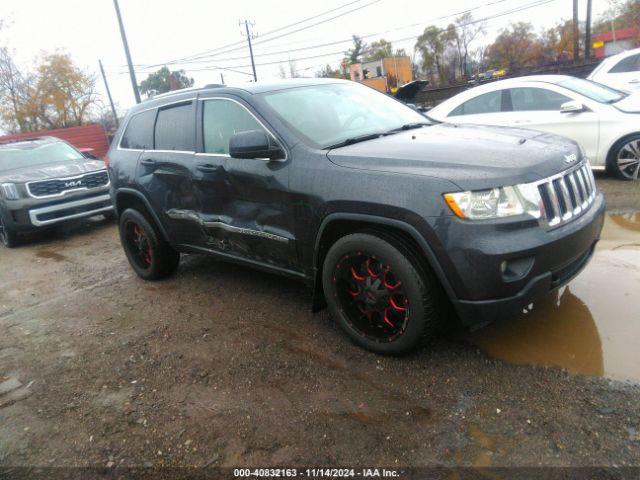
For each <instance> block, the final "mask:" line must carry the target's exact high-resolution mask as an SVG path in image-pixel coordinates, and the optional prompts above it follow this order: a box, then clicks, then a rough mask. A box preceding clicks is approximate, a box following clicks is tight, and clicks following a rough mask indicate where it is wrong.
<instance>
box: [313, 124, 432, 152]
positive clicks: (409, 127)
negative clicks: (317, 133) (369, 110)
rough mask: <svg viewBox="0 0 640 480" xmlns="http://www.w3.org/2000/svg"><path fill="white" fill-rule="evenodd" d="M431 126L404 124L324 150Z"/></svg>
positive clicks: (330, 146)
mask: <svg viewBox="0 0 640 480" xmlns="http://www.w3.org/2000/svg"><path fill="white" fill-rule="evenodd" d="M427 125H431V123H429V122H414V123H405V124H404V125H402V126H400V127H398V128H394V129H391V130H388V131H386V132H378V133H367V134H365V135H359V136H357V137H351V138H347V139H346V140H343V141H341V142H338V143H336V144H334V145H329V146H328V147H324V148H325V149H326V150H331V149H332V148H339V147H346V146H347V145H353V144H354V143H360V142H365V141H367V140H373V139H375V138H379V137H384V136H385V135H393V134H394V133H398V132H402V131H403V130H411V129H413V128H422V127H424V126H427Z"/></svg>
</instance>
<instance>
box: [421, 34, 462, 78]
mask: <svg viewBox="0 0 640 480" xmlns="http://www.w3.org/2000/svg"><path fill="white" fill-rule="evenodd" d="M455 41H456V29H455V26H453V25H449V26H448V27H447V28H446V29H440V28H438V27H436V26H434V25H430V26H428V27H427V28H425V29H424V32H423V33H422V35H420V36H419V37H418V40H417V42H416V45H415V49H416V51H417V52H418V53H419V54H420V57H421V58H422V70H423V72H424V73H425V74H427V75H428V76H429V77H431V78H430V80H431V82H432V83H435V82H434V80H435V79H437V80H438V82H439V83H440V84H445V83H447V82H449V81H451V72H450V70H451V68H450V64H451V63H452V62H451V51H452V49H454V48H455ZM454 73H455V72H454Z"/></svg>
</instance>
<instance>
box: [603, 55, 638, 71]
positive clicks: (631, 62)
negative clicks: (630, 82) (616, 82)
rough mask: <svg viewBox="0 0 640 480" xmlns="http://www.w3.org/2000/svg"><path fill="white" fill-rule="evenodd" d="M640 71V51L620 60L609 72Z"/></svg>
mask: <svg viewBox="0 0 640 480" xmlns="http://www.w3.org/2000/svg"><path fill="white" fill-rule="evenodd" d="M638 71H640V53H639V54H638V55H631V56H630V57H627V58H624V59H622V60H620V61H619V62H618V63H616V65H615V66H614V67H613V68H612V69H611V70H609V73H629V72H638Z"/></svg>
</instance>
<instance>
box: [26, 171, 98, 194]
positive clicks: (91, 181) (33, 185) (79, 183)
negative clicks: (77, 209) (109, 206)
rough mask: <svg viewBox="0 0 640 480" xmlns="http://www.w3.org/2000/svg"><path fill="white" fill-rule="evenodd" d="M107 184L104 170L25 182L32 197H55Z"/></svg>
mask: <svg viewBox="0 0 640 480" xmlns="http://www.w3.org/2000/svg"><path fill="white" fill-rule="evenodd" d="M108 184H109V176H108V175H107V171H106V170H99V171H97V172H91V173H85V174H83V175H78V176H75V177H69V178H54V179H51V180H41V181H37V182H29V183H27V188H28V189H29V194H30V195H31V196H32V197H36V198H43V197H56V196H60V195H63V194H65V193H67V192H70V191H73V190H89V189H91V188H97V187H104V186H105V185H108Z"/></svg>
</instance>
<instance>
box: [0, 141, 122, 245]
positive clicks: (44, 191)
mask: <svg viewBox="0 0 640 480" xmlns="http://www.w3.org/2000/svg"><path fill="white" fill-rule="evenodd" d="M99 214H102V215H105V216H109V215H112V214H113V205H112V204H111V198H110V197H109V177H108V175H107V170H106V166H105V164H104V162H103V161H102V160H96V159H88V158H85V156H84V155H82V154H81V153H80V152H79V151H78V150H76V149H75V148H73V147H72V146H71V145H69V144H68V143H66V142H64V141H62V140H59V139H57V138H54V137H37V138H30V139H23V140H14V141H9V142H3V143H0V242H1V243H3V244H4V245H5V246H7V247H13V246H15V245H16V244H17V243H18V242H19V240H20V238H19V235H20V234H21V233H24V232H28V231H33V230H37V229H39V228H42V227H47V226H51V225H56V224H59V223H61V222H65V221H68V220H73V219H78V218H83V217H90V216H93V215H99Z"/></svg>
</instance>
